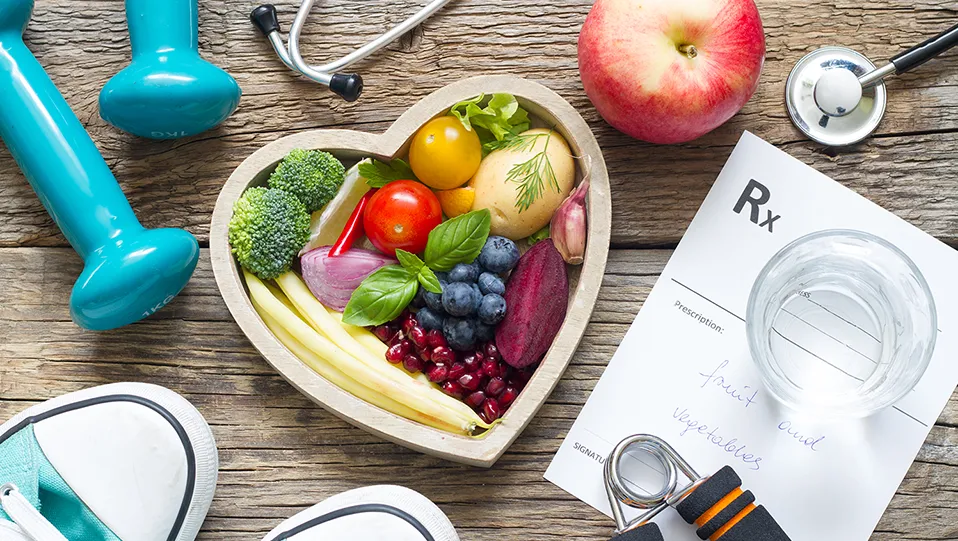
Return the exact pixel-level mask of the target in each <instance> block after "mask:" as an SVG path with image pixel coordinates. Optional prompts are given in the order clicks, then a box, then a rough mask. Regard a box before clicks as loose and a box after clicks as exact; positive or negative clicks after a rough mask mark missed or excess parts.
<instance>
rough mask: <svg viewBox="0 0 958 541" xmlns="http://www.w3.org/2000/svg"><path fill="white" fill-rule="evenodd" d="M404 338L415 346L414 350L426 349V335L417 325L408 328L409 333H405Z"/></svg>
mask: <svg viewBox="0 0 958 541" xmlns="http://www.w3.org/2000/svg"><path fill="white" fill-rule="evenodd" d="M406 336H408V337H409V339H410V340H411V341H412V343H413V344H414V345H415V346H416V349H422V348H424V347H426V333H425V331H423V330H422V327H420V326H419V324H418V323H416V324H415V325H413V326H412V327H410V329H409V331H408V332H407V333H406Z"/></svg>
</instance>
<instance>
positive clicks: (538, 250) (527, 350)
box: [496, 239, 569, 368]
mask: <svg viewBox="0 0 958 541" xmlns="http://www.w3.org/2000/svg"><path fill="white" fill-rule="evenodd" d="M505 298H506V317H505V319H503V320H502V323H500V324H499V327H498V328H497V329H496V346H498V348H499V353H500V354H501V355H502V359H503V360H504V361H506V362H507V363H508V364H509V365H510V366H512V367H515V368H524V367H526V366H529V365H531V364H535V363H537V362H539V360H540V359H541V358H542V356H543V355H545V353H546V351H548V350H549V347H550V346H552V341H553V340H554V339H555V337H556V334H558V333H559V328H560V327H562V322H563V321H565V315H566V310H567V309H568V306H569V276H568V275H567V273H566V266H565V261H563V260H562V256H561V255H560V254H559V251H558V250H556V247H555V245H554V244H552V239H546V240H543V241H540V242H538V243H536V244H535V245H534V246H533V247H532V248H530V249H529V251H528V252H526V253H525V254H523V256H522V257H521V258H519V264H518V265H516V268H515V270H514V271H512V276H511V277H510V278H509V283H508V284H506V293H505Z"/></svg>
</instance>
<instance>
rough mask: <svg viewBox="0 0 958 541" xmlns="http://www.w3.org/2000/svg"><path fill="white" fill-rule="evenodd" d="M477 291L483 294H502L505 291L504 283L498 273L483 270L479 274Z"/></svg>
mask: <svg viewBox="0 0 958 541" xmlns="http://www.w3.org/2000/svg"><path fill="white" fill-rule="evenodd" d="M479 291H481V292H482V294H483V295H488V294H490V293H495V294H496V295H502V294H503V293H505V292H506V284H505V283H504V282H503V281H502V278H499V276H498V275H496V274H493V273H491V272H484V273H482V274H480V275H479Z"/></svg>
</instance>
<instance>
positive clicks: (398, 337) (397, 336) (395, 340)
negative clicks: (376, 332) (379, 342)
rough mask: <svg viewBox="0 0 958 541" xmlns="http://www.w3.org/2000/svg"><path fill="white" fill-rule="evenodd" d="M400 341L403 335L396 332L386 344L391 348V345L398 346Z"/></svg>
mask: <svg viewBox="0 0 958 541" xmlns="http://www.w3.org/2000/svg"><path fill="white" fill-rule="evenodd" d="M402 340H404V338H403V335H402V332H401V331H396V332H394V333H393V335H392V337H391V338H390V339H389V341H388V342H386V343H387V344H389V345H390V346H391V345H393V344H398V343H399V342H401V341H402Z"/></svg>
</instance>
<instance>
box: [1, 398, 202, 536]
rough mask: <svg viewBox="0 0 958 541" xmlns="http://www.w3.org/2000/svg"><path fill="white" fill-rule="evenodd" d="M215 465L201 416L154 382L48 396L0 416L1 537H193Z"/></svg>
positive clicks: (182, 400) (197, 527)
mask: <svg viewBox="0 0 958 541" xmlns="http://www.w3.org/2000/svg"><path fill="white" fill-rule="evenodd" d="M218 467H219V459H218V456H217V452H216V443H215V442H214V441H213V433H212V432H211V431H210V427H209V425H208V424H206V421H205V420H204V419H203V416H202V415H200V413H199V412H198V411H197V410H196V408H194V407H193V406H192V405H191V404H190V403H189V402H187V401H186V399H185V398H183V397H181V396H180V395H178V394H176V393H174V392H173V391H170V390H168V389H164V388H163V387H158V386H156V385H147V384H141V383H118V384H113V385H105V386H102V387H94V388H92V389H87V390H84V391H79V392H76V393H70V394H67V395H64V396H61V397H59V398H55V399H53V400H49V401H47V402H44V403H42V404H38V405H36V406H33V407H31V408H29V409H27V410H26V411H24V412H22V413H20V414H19V415H17V416H16V417H14V418H13V419H11V420H10V421H8V422H7V423H4V424H3V425H0V541H30V540H35V541H64V540H65V539H66V540H69V541H192V540H193V539H194V538H195V537H196V534H197V532H199V529H200V525H201V524H202V523H203V520H204V519H205V518H206V512H207V511H208V510H209V507H210V503H211V502H212V500H213V490H214V489H215V488H216V477H217V470H218Z"/></svg>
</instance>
